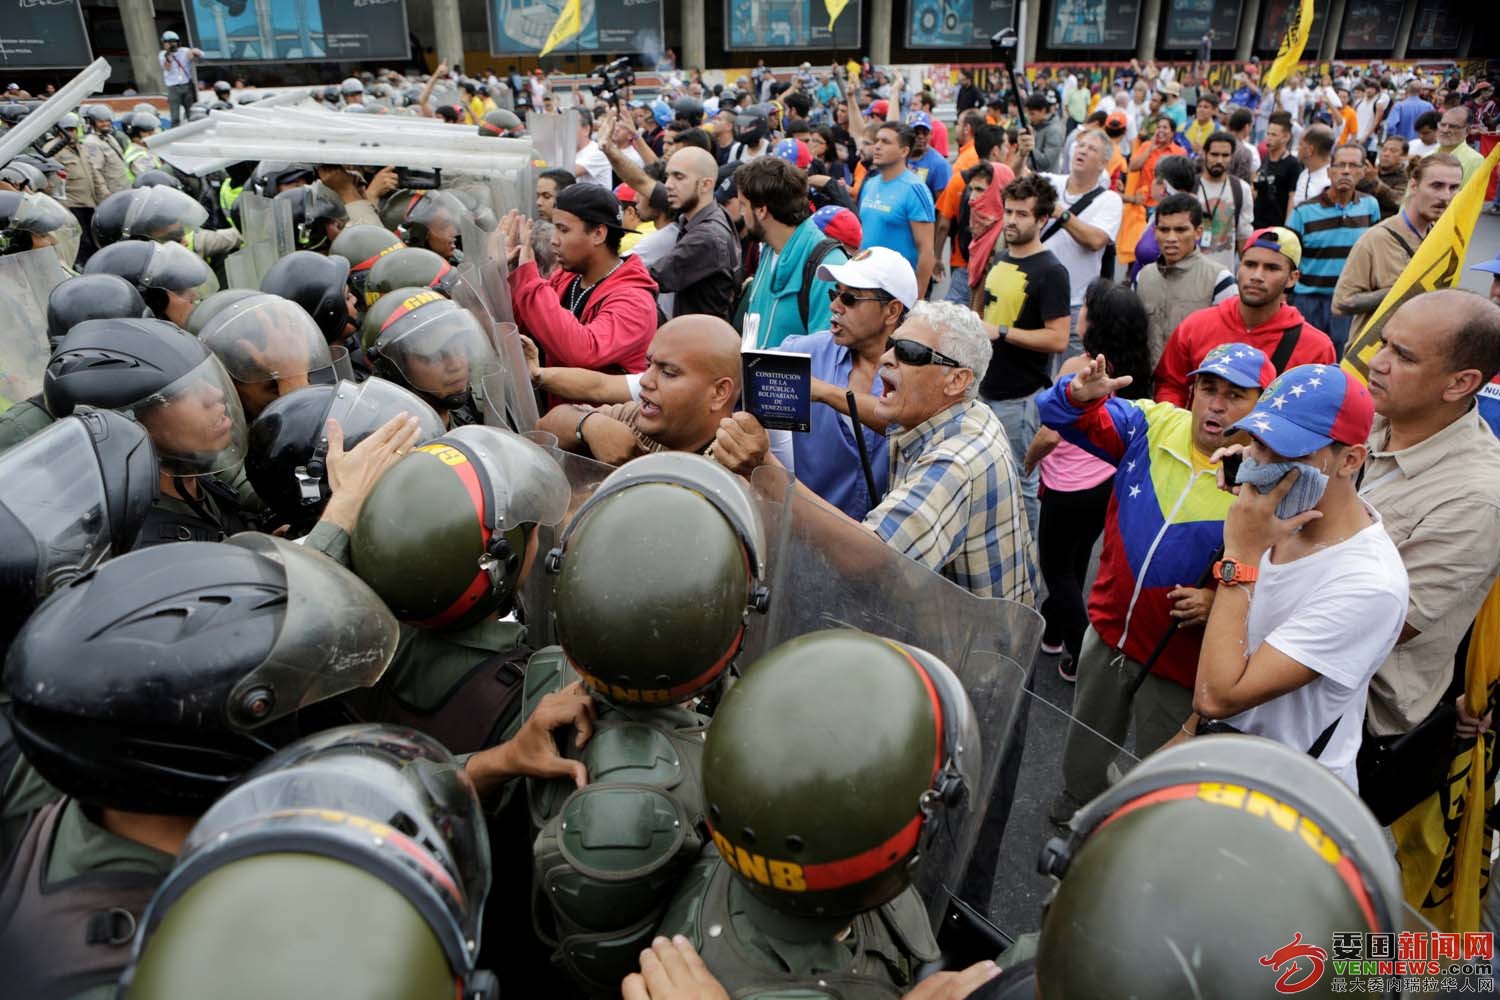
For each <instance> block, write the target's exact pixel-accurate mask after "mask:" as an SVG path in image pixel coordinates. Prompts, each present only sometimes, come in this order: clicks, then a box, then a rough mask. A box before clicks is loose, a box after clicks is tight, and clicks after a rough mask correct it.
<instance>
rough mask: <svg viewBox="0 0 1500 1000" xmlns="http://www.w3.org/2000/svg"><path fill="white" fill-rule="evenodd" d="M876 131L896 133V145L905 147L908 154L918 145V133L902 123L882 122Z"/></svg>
mask: <svg viewBox="0 0 1500 1000" xmlns="http://www.w3.org/2000/svg"><path fill="white" fill-rule="evenodd" d="M875 131H876V132H894V133H896V145H898V146H905V147H906V150H907V152H910V151H911V148H912V146H914V145H916V142H917V137H916V133H914V132H913V131H912V130H911V129H909V128H907V127H906V126H905V125H902V124H901V123H900V122H881V123H880V124H879V126H877V127H876V129H875Z"/></svg>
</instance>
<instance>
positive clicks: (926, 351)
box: [885, 337, 964, 368]
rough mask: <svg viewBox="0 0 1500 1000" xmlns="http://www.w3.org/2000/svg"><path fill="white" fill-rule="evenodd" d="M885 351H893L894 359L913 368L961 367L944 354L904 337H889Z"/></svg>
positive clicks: (961, 366)
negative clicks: (926, 366)
mask: <svg viewBox="0 0 1500 1000" xmlns="http://www.w3.org/2000/svg"><path fill="white" fill-rule="evenodd" d="M885 349H886V350H887V351H894V352H895V354H896V360H897V361H899V362H901V363H902V364H903V365H911V366H912V367H913V368H921V367H922V366H924V365H943V366H944V367H946V368H963V367H964V365H961V364H959V363H958V362H957V361H954V360H953V359H952V358H950V357H948V355H946V354H939V353H938V352H937V351H934V350H933V349H932V348H930V347H928V346H927V345H926V344H923V343H921V342H919V341H915V340H907V339H906V338H905V337H890V338H888V339H887V340H886V342H885Z"/></svg>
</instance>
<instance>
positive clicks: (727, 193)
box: [714, 163, 740, 205]
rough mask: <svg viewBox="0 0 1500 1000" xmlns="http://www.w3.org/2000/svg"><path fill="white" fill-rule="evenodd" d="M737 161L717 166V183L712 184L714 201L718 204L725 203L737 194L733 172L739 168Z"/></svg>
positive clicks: (737, 189)
mask: <svg viewBox="0 0 1500 1000" xmlns="http://www.w3.org/2000/svg"><path fill="white" fill-rule="evenodd" d="M739 166H740V165H739V164H738V163H726V164H724V165H723V166H722V167H720V168H719V177H718V183H716V184H715V185H714V201H716V202H718V203H719V204H720V205H727V204H729V203H730V202H731V201H733V200H734V199H735V197H736V196H738V195H739V188H737V187H735V184H734V172H735V171H736V170H737V169H739Z"/></svg>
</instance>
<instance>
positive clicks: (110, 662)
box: [4, 532, 397, 816]
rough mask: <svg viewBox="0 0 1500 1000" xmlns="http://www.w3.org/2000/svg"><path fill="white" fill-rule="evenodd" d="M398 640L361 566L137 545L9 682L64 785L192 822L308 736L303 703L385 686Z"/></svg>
mask: <svg viewBox="0 0 1500 1000" xmlns="http://www.w3.org/2000/svg"><path fill="white" fill-rule="evenodd" d="M396 638H397V626H396V621H395V619H394V618H392V617H391V613H390V612H389V611H388V610H386V608H385V606H384V605H382V604H381V603H380V599H379V598H378V597H376V596H375V595H374V593H373V592H371V591H370V589H369V588H368V587H366V586H365V585H364V584H363V583H362V582H361V581H360V580H359V579H358V578H357V577H355V576H354V575H353V574H352V573H350V572H349V571H348V570H345V569H344V568H343V567H342V566H339V565H338V564H337V563H335V562H334V561H333V560H331V559H329V558H328V557H326V556H324V555H322V554H321V553H318V552H314V551H312V550H309V549H305V548H303V547H302V546H300V545H297V544H295V543H292V542H286V541H283V540H282V539H279V538H274V537H272V536H270V535H263V534H259V533H256V532H246V533H243V534H240V535H236V536H234V537H233V538H231V539H230V540H229V541H228V542H179V543H176V544H172V545H156V546H151V547H149V548H144V549H137V550H136V551H134V552H130V553H127V554H126V555H123V556H121V557H120V558H118V559H112V560H110V561H109V562H106V563H104V564H103V565H102V566H100V567H98V568H97V569H95V570H94V571H92V572H90V573H88V574H86V575H84V576H82V577H80V578H79V579H77V580H75V581H73V582H72V583H71V584H69V585H68V586H66V587H64V588H62V589H61V590H59V591H57V592H55V593H54V594H52V596H51V597H49V598H48V599H47V600H46V601H45V602H44V603H43V604H42V606H41V607H39V608H38V609H37V610H36V612H35V613H34V614H33V615H32V616H31V618H30V619H29V620H28V621H27V623H26V625H25V626H24V627H23V628H22V629H21V632H20V634H19V635H17V636H16V639H15V641H14V642H13V643H12V644H11V648H10V653H9V655H8V657H7V658H6V662H5V675H4V683H5V690H6V691H7V692H9V693H10V694H11V695H12V697H13V699H14V700H13V701H12V702H11V705H10V708H9V712H10V719H11V724H12V727H13V729H14V731H15V734H16V742H17V744H18V745H19V746H20V747H21V751H22V753H24V754H25V755H26V759H27V760H28V761H30V762H31V764H32V765H33V766H35V767H36V769H37V771H38V772H40V774H41V775H42V777H44V778H45V779H46V780H47V781H48V782H50V783H51V784H52V785H54V786H56V787H57V788H58V789H59V790H60V791H62V792H63V793H64V794H66V795H70V796H73V797H74V798H77V799H78V800H80V801H81V802H84V803H85V804H88V805H93V806H98V807H103V808H114V809H126V810H130V811H134V812H147V813H158V814H167V815H183V816H191V815H196V814H198V813H200V812H202V811H203V810H204V809H205V808H207V807H208V805H209V804H211V803H212V802H213V801H214V800H215V799H217V798H218V797H219V796H221V795H222V794H223V793H224V791H225V790H226V789H228V788H229V787H230V785H232V784H233V783H234V782H235V781H237V780H238V779H239V778H241V777H242V776H243V775H244V774H245V772H247V771H248V770H250V768H251V767H253V766H254V765H255V764H256V763H258V762H259V761H261V760H263V759H264V758H266V757H267V756H269V755H270V754H271V753H272V752H273V751H275V750H276V749H277V748H278V747H280V746H283V745H285V744H286V743H289V742H291V740H292V739H294V738H296V736H298V735H300V733H299V732H298V731H297V730H298V727H297V724H296V723H297V720H296V719H295V717H294V716H295V714H296V713H297V712H298V711H299V710H300V709H305V708H307V707H308V706H311V705H313V704H315V703H317V702H320V701H323V700H325V699H327V698H331V697H334V696H335V695H339V694H343V693H345V692H347V691H350V690H353V689H354V688H356V687H367V686H369V685H371V684H374V683H375V682H376V681H377V680H379V679H380V676H381V674H383V673H384V672H385V668H386V666H387V665H388V664H389V663H390V659H391V657H392V655H394V653H395V649H396ZM90 663H92V664H98V665H100V669H94V670H80V669H78V668H79V665H80V664H90ZM282 720H285V721H282Z"/></svg>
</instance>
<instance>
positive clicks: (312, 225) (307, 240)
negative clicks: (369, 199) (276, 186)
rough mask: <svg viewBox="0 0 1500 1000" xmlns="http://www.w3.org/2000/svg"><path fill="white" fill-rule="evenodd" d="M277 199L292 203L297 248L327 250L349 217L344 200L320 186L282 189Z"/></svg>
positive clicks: (293, 227) (293, 229)
mask: <svg viewBox="0 0 1500 1000" xmlns="http://www.w3.org/2000/svg"><path fill="white" fill-rule="evenodd" d="M276 200H277V201H286V202H289V203H290V204H291V206H292V231H293V232H294V233H295V235H296V240H297V249H298V250H318V251H322V252H324V253H326V252H327V251H328V245H329V244H330V243H332V242H333V240H334V237H336V236H338V234H339V230H341V229H342V228H343V223H345V222H347V221H348V219H349V213H348V211H347V210H346V209H345V208H344V203H343V202H341V201H339V200H338V199H337V198H335V197H333V196H332V195H331V194H329V193H328V192H327V191H326V190H324V189H323V188H322V187H321V186H319V185H309V186H307V187H300V188H292V189H291V190H289V191H283V192H281V193H280V194H278V195H277V196H276Z"/></svg>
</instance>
